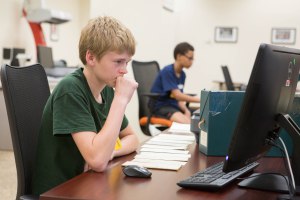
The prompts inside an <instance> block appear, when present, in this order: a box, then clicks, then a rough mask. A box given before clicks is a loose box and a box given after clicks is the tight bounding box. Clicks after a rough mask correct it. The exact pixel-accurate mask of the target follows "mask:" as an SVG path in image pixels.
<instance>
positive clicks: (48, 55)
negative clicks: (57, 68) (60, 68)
mask: <svg viewBox="0 0 300 200" xmlns="http://www.w3.org/2000/svg"><path fill="white" fill-rule="evenodd" d="M37 60H38V63H40V64H41V65H42V66H43V67H44V68H53V67H54V61H53V55H52V48H51V47H47V46H41V45H38V46H37Z"/></svg>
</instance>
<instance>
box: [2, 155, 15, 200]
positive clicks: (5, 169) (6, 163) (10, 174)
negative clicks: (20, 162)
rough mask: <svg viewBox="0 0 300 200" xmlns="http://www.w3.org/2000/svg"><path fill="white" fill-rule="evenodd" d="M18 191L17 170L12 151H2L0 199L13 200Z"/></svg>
mask: <svg viewBox="0 0 300 200" xmlns="http://www.w3.org/2000/svg"><path fill="white" fill-rule="evenodd" d="M16 192H17V172H16V167H15V158H14V155H13V152H12V151H0V197H1V198H0V199H3V200H13V199H15V198H16Z"/></svg>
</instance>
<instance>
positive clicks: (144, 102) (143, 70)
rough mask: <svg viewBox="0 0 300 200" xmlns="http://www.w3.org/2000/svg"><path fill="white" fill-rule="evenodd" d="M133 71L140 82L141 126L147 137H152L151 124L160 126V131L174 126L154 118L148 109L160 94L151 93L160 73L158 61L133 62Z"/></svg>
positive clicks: (165, 120)
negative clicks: (149, 104) (149, 103)
mask: <svg viewBox="0 0 300 200" xmlns="http://www.w3.org/2000/svg"><path fill="white" fill-rule="evenodd" d="M132 69H133V75H134V78H135V80H136V81H137V82H138V84H139V87H138V89H137V94H138V101H139V124H140V127H141V129H142V131H143V133H144V134H145V135H148V136H152V133H151V131H150V129H149V126H150V124H155V125H158V126H157V128H158V129H159V130H164V129H166V128H168V127H170V126H171V125H172V122H171V121H170V120H167V119H164V118H159V117H154V116H152V113H151V112H150V110H149V108H148V101H149V98H153V99H155V98H157V97H159V95H160V94H157V93H156V94H154V93H150V90H151V87H152V84H153V82H154V80H155V78H156V76H157V74H158V72H159V71H160V68H159V64H158V63H157V62H156V61H150V62H139V61H136V60H133V61H132Z"/></svg>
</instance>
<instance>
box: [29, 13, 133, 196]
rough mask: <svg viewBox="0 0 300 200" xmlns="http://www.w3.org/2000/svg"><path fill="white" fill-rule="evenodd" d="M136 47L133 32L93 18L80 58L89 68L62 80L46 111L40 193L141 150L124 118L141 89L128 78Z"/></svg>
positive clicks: (37, 181) (36, 186) (36, 189)
mask: <svg viewBox="0 0 300 200" xmlns="http://www.w3.org/2000/svg"><path fill="white" fill-rule="evenodd" d="M135 45H136V44H135V40H134V37H133V35H132V34H131V32H130V31H129V30H128V29H127V28H126V27H125V26H123V25H122V24H121V23H120V22H118V21H117V20H116V19H114V18H112V17H98V18H95V19H92V20H90V21H89V23H88V24H87V25H86V26H85V27H84V28H83V30H82V32H81V36H80V41H79V56H80V59H81V61H82V63H83V64H84V68H81V69H78V70H77V71H75V72H74V73H72V74H70V75H68V76H66V77H65V78H64V79H63V80H61V81H60V83H59V84H58V85H57V86H56V88H55V89H54V90H53V92H52V94H51V96H50V98H49V99H48V101H47V103H46V106H45V108H44V112H43V117H42V125H41V129H40V134H39V141H38V150H37V161H36V165H35V174H34V178H33V193H34V194H38V195H39V194H41V193H43V192H45V191H47V190H49V189H51V188H53V187H55V186H56V185H58V184H60V183H63V182H65V181H67V180H69V179H71V178H72V177H74V176H76V175H78V174H80V173H82V172H84V171H86V170H88V169H92V170H94V171H96V172H102V171H105V169H106V167H107V164H108V162H109V161H110V160H111V159H113V158H114V157H118V156H122V155H126V154H129V153H131V152H133V151H135V150H136V149H137V147H138V139H137V137H136V135H135V133H134V131H133V129H132V127H131V126H130V125H129V123H128V120H127V118H126V117H125V115H124V113H125V109H126V106H127V104H128V103H129V101H130V99H131V97H132V95H133V93H134V91H135V90H136V88H137V87H138V84H137V83H136V82H135V81H134V80H131V79H128V78H126V77H124V75H125V74H126V73H127V69H126V67H127V63H128V62H129V61H130V60H131V57H132V56H133V55H134V53H135ZM113 88H114V89H113ZM100 187H101V186H100Z"/></svg>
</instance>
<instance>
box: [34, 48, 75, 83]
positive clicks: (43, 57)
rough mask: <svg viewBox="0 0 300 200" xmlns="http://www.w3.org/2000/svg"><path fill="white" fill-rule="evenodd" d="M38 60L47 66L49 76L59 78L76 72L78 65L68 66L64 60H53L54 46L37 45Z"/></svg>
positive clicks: (46, 70)
mask: <svg viewBox="0 0 300 200" xmlns="http://www.w3.org/2000/svg"><path fill="white" fill-rule="evenodd" d="M37 58H38V62H39V63H40V64H41V65H42V66H43V67H44V68H45V72H46V74H47V76H51V77H55V78H59V77H64V76H66V75H68V74H70V73H72V72H74V71H75V70H76V69H78V67H70V66H66V65H65V63H64V62H63V61H61V62H56V63H60V64H55V62H54V60H53V54H52V48H51V47H47V46H41V45H39V46H38V47H37Z"/></svg>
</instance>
